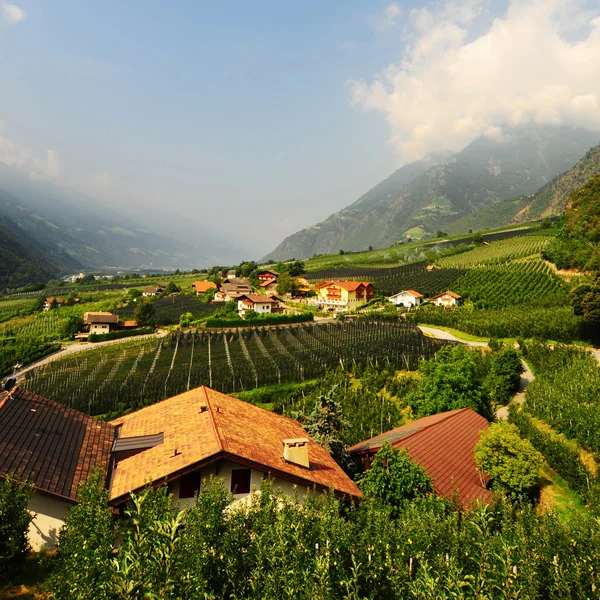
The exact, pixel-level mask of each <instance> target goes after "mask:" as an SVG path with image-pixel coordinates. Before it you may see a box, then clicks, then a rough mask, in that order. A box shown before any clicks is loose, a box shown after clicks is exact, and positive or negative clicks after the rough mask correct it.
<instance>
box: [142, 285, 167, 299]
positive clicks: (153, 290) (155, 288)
mask: <svg viewBox="0 0 600 600" xmlns="http://www.w3.org/2000/svg"><path fill="white" fill-rule="evenodd" d="M166 287H167V286H166V285H165V286H161V285H146V286H144V287H143V288H142V296H144V297H148V296H156V295H157V294H162V293H163V292H164V291H165V288H166Z"/></svg>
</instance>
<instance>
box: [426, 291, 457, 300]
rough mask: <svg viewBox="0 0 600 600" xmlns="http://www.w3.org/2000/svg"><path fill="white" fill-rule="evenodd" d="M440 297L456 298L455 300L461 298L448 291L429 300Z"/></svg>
mask: <svg viewBox="0 0 600 600" xmlns="http://www.w3.org/2000/svg"><path fill="white" fill-rule="evenodd" d="M442 296H450V297H451V298H456V299H457V300H458V299H459V298H462V296H459V295H458V294H456V293H454V292H451V291H450V290H448V291H447V292H444V293H442V294H438V295H437V296H432V297H431V299H432V300H435V299H436V298H441V297H442Z"/></svg>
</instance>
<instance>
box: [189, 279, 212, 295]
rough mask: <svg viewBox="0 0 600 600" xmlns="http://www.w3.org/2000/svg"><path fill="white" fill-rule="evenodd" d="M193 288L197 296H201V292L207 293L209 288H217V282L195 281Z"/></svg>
mask: <svg viewBox="0 0 600 600" xmlns="http://www.w3.org/2000/svg"><path fill="white" fill-rule="evenodd" d="M192 289H193V290H194V291H195V292H196V296H200V295H201V294H206V292H208V290H216V289H217V284H216V283H213V282H212V281H194V283H192Z"/></svg>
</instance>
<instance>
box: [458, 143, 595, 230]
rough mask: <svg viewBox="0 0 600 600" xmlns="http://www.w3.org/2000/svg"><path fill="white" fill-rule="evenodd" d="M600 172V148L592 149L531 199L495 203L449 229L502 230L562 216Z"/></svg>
mask: <svg viewBox="0 0 600 600" xmlns="http://www.w3.org/2000/svg"><path fill="white" fill-rule="evenodd" d="M598 173H600V145H598V146H594V147H593V148H591V149H590V150H588V151H587V152H586V154H585V156H584V157H583V158H582V159H581V160H580V161H579V162H578V163H577V164H576V165H575V166H574V167H573V168H572V169H569V170H568V171H567V172H566V173H562V174H560V175H558V176H557V177H555V178H554V179H553V180H552V181H550V182H549V183H547V184H546V185H544V186H543V187H541V188H540V189H539V190H538V191H537V192H535V193H534V194H531V195H528V196H520V197H519V198H514V199H511V200H502V201H500V202H495V203H494V204H492V205H491V206H488V207H485V208H483V209H481V210H479V211H476V212H474V213H472V214H469V215H466V216H464V217H463V218H461V219H459V220H458V221H456V222H454V223H452V224H451V225H450V226H449V227H448V232H449V233H450V234H459V233H465V232H467V231H469V229H471V230H473V231H480V230H484V229H492V228H494V227H502V226H503V225H507V224H509V223H524V222H527V221H534V220H536V219H543V218H545V217H555V216H558V215H561V214H562V213H563V211H564V209H565V206H566V205H567V202H568V200H569V196H570V194H572V193H573V192H574V191H575V190H578V189H579V188H581V187H582V186H583V185H585V183H586V182H587V181H588V180H589V179H590V178H592V177H593V176H595V175H597V174H598Z"/></svg>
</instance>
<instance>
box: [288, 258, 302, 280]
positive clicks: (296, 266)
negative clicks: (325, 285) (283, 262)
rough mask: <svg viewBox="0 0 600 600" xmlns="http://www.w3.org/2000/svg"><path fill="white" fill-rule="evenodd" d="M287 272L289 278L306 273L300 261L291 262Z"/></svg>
mask: <svg viewBox="0 0 600 600" xmlns="http://www.w3.org/2000/svg"><path fill="white" fill-rule="evenodd" d="M287 272H288V273H289V274H290V276H291V277H299V276H300V275H302V274H303V273H306V271H305V269H304V262H303V261H301V260H295V261H293V262H292V263H291V264H290V265H289V266H288V267H287Z"/></svg>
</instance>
